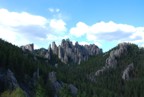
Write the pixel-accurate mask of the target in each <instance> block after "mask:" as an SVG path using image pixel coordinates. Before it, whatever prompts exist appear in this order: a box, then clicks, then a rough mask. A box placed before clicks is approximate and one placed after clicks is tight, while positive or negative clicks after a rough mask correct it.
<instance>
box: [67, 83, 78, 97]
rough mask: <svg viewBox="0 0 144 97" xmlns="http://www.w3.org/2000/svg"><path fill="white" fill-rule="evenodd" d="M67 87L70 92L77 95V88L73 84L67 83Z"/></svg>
mask: <svg viewBox="0 0 144 97" xmlns="http://www.w3.org/2000/svg"><path fill="white" fill-rule="evenodd" d="M68 87H69V89H70V92H71V94H72V95H73V96H76V95H77V92H78V89H77V88H76V87H75V86H74V85H73V84H69V86H68Z"/></svg>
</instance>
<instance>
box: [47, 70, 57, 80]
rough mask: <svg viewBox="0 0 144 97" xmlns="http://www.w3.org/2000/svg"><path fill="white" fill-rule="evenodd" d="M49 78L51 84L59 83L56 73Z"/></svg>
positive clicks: (50, 74)
mask: <svg viewBox="0 0 144 97" xmlns="http://www.w3.org/2000/svg"><path fill="white" fill-rule="evenodd" d="M48 78H49V80H50V82H51V83H54V82H56V81H57V78H56V72H54V71H52V72H50V73H49V76H48Z"/></svg>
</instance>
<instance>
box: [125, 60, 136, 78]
mask: <svg viewBox="0 0 144 97" xmlns="http://www.w3.org/2000/svg"><path fill="white" fill-rule="evenodd" d="M133 71H134V64H133V63H131V64H129V65H128V66H127V68H126V69H125V70H124V71H123V74H122V79H123V80H130V78H131V75H133Z"/></svg>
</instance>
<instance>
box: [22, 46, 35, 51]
mask: <svg viewBox="0 0 144 97" xmlns="http://www.w3.org/2000/svg"><path fill="white" fill-rule="evenodd" d="M21 48H22V50H23V51H26V50H28V51H30V52H33V51H34V44H28V45H25V46H21Z"/></svg>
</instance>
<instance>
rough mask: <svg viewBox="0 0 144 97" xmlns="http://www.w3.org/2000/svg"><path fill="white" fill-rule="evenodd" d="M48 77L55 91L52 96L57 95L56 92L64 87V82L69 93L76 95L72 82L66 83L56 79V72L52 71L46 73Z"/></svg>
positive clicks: (55, 96)
mask: <svg viewBox="0 0 144 97" xmlns="http://www.w3.org/2000/svg"><path fill="white" fill-rule="evenodd" d="M48 79H49V81H50V82H51V84H52V88H53V91H54V92H55V93H54V94H55V95H54V97H58V93H59V92H60V90H61V89H62V88H63V87H64V84H65V85H67V86H68V88H69V90H70V92H71V94H72V95H73V96H74V97H75V96H76V95H77V92H78V89H77V88H76V87H75V86H74V85H73V84H67V83H64V82H62V81H57V78H56V72H54V71H52V72H50V73H49V75H48Z"/></svg>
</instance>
